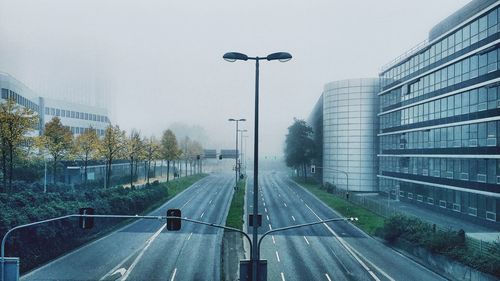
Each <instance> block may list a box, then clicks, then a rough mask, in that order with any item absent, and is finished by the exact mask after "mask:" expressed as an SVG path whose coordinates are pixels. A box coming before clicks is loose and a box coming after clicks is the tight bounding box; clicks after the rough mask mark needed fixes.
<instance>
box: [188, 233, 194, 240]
mask: <svg viewBox="0 0 500 281" xmlns="http://www.w3.org/2000/svg"><path fill="white" fill-rule="evenodd" d="M191 236H193V233H192V232H191V233H189V236H188V238H187V240H189V239H191Z"/></svg>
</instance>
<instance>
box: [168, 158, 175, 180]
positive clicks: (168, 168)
mask: <svg viewBox="0 0 500 281" xmlns="http://www.w3.org/2000/svg"><path fill="white" fill-rule="evenodd" d="M174 166H175V165H174ZM169 175H170V160H167V182H168V178H169Z"/></svg>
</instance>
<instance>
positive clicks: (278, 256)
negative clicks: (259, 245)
mask: <svg viewBox="0 0 500 281" xmlns="http://www.w3.org/2000/svg"><path fill="white" fill-rule="evenodd" d="M276 259H277V260H278V262H281V261H280V255H279V254H278V251H276Z"/></svg>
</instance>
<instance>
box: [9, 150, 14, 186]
mask: <svg viewBox="0 0 500 281" xmlns="http://www.w3.org/2000/svg"><path fill="white" fill-rule="evenodd" d="M9 158H10V159H9V161H10V162H9V166H10V167H9V190H12V175H13V172H14V147H13V146H12V145H11V144H10V145H9Z"/></svg>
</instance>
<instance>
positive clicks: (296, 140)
mask: <svg viewBox="0 0 500 281" xmlns="http://www.w3.org/2000/svg"><path fill="white" fill-rule="evenodd" d="M293 120H294V123H293V124H292V125H291V126H290V127H288V134H287V135H286V140H285V162H286V165H287V166H289V167H295V168H300V167H302V168H303V171H304V180H306V179H307V165H308V164H309V163H310V161H311V159H312V158H313V157H314V152H315V150H316V149H315V145H314V141H313V139H312V138H311V136H312V133H313V130H312V128H311V127H310V126H307V123H306V121H304V120H300V119H296V118H294V119H293Z"/></svg>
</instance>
